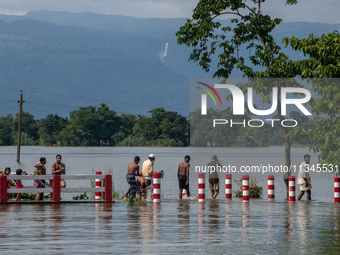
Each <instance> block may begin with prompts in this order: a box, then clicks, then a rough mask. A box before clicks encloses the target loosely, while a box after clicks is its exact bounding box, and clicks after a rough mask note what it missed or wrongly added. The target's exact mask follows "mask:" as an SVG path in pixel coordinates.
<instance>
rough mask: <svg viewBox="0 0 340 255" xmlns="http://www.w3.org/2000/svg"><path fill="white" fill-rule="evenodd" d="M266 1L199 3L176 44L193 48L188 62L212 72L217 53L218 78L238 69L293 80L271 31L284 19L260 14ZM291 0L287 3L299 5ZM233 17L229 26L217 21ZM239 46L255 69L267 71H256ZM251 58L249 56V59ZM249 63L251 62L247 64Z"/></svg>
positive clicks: (249, 74) (225, 76) (246, 72)
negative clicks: (223, 17) (256, 67)
mask: <svg viewBox="0 0 340 255" xmlns="http://www.w3.org/2000/svg"><path fill="white" fill-rule="evenodd" d="M264 2H265V0H264V1H257V0H252V1H246V0H239V1H233V0H211V1H199V2H198V4H197V6H196V8H195V9H194V10H193V15H192V19H188V20H187V22H186V24H185V25H184V26H182V27H181V28H180V29H179V31H178V32H177V33H176V35H177V42H178V43H179V44H185V45H187V46H188V47H192V48H193V52H192V53H191V55H190V58H189V60H192V61H194V62H198V65H199V66H201V67H202V69H203V70H205V71H207V72H208V71H209V68H210V63H211V62H212V56H213V55H215V54H218V64H217V67H218V70H217V71H216V72H215V74H214V76H215V77H223V78H227V77H229V75H230V73H231V72H232V70H233V69H234V68H235V67H236V68H238V69H239V70H241V71H242V72H243V73H244V75H245V76H247V77H258V78H259V77H292V76H291V75H290V72H289V70H287V68H282V67H283V66H285V63H286V61H287V56H286V55H285V54H283V53H282V52H280V49H281V48H280V46H278V45H277V44H276V43H275V41H274V38H273V37H272V35H271V32H272V31H273V29H274V28H275V26H276V25H278V24H280V23H281V21H282V20H281V19H278V18H277V19H272V18H271V17H270V16H269V15H265V14H263V12H262V11H261V7H262V3H264ZM296 3H297V1H295V0H288V1H286V4H296ZM226 15H227V16H231V17H232V20H231V23H230V25H229V26H222V23H221V22H219V21H217V20H216V19H215V18H217V17H221V16H226ZM240 47H244V48H246V49H247V50H248V51H249V59H250V63H251V64H252V65H253V66H260V67H266V70H265V71H264V72H254V70H253V68H252V67H250V65H249V64H247V62H246V57H245V56H240V55H239V54H238V52H239V49H240ZM247 57H248V56H247ZM248 63H249V62H248Z"/></svg>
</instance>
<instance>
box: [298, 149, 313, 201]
mask: <svg viewBox="0 0 340 255" xmlns="http://www.w3.org/2000/svg"><path fill="white" fill-rule="evenodd" d="M303 158H304V161H303V162H302V163H301V165H300V170H299V174H298V179H297V184H300V190H301V191H300V194H299V196H298V200H301V198H302V196H303V195H304V194H305V191H307V200H312V192H311V188H312V185H311V184H310V183H311V182H312V181H311V179H310V176H309V161H310V155H308V154H306V155H305V156H304V157H303Z"/></svg>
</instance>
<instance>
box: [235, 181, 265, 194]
mask: <svg viewBox="0 0 340 255" xmlns="http://www.w3.org/2000/svg"><path fill="white" fill-rule="evenodd" d="M234 182H236V184H237V186H238V190H236V191H234V193H235V196H236V197H243V185H242V178H241V179H239V180H234ZM259 182H260V179H256V178H255V177H250V180H249V198H260V197H262V194H263V187H261V186H259Z"/></svg>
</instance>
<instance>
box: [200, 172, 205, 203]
mask: <svg viewBox="0 0 340 255" xmlns="http://www.w3.org/2000/svg"><path fill="white" fill-rule="evenodd" d="M204 200H205V173H198V202H199V203H200V202H204Z"/></svg>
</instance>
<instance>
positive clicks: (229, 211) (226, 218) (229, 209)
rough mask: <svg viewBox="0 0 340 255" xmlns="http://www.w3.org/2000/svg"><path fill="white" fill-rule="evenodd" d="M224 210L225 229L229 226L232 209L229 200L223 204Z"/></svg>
mask: <svg viewBox="0 0 340 255" xmlns="http://www.w3.org/2000/svg"><path fill="white" fill-rule="evenodd" d="M224 207H225V211H226V216H225V226H226V230H227V229H228V228H229V227H230V226H231V223H232V222H231V216H230V215H231V214H232V211H231V202H230V201H227V202H226V204H225V206H224Z"/></svg>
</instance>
